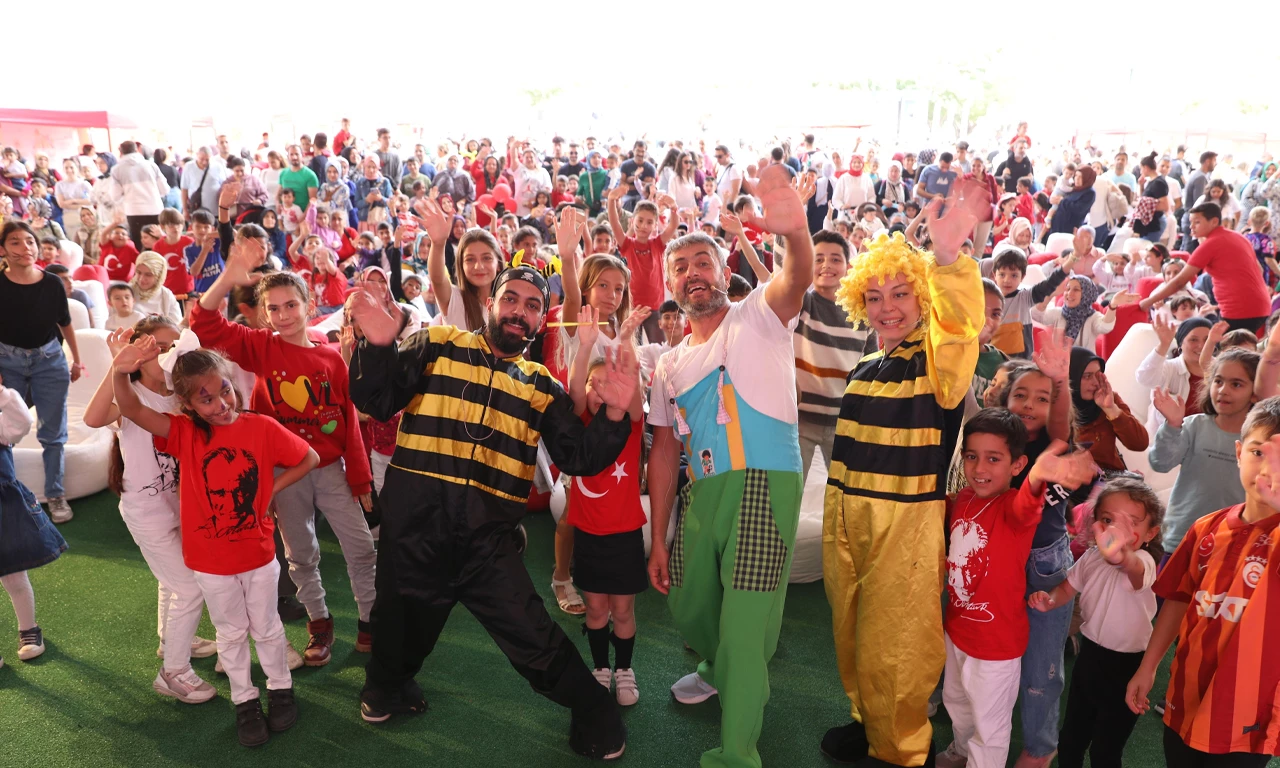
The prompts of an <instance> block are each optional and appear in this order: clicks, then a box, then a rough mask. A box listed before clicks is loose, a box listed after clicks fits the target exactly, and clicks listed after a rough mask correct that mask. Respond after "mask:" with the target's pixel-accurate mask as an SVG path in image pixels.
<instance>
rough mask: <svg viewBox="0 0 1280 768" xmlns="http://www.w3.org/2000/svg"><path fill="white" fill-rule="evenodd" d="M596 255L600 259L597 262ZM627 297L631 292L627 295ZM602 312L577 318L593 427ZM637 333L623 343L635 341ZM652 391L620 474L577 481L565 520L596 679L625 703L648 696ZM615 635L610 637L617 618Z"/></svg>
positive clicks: (579, 374) (638, 402)
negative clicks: (641, 643) (640, 651)
mask: <svg viewBox="0 0 1280 768" xmlns="http://www.w3.org/2000/svg"><path fill="white" fill-rule="evenodd" d="M593 258H594V257H593ZM624 295H625V294H624ZM601 316H602V315H601V313H599V312H598V311H596V310H595V309H594V308H593V307H591V306H590V305H587V306H584V307H583V308H582V310H581V311H580V312H578V313H577V318H578V321H579V322H581V323H583V325H580V326H578V328H577V331H578V338H579V340H580V342H581V343H582V348H581V349H582V351H581V354H578V355H577V356H576V357H575V358H574V360H573V367H572V372H571V380H570V382H569V396H570V397H571V398H572V399H573V409H574V412H575V413H576V414H578V416H579V417H580V418H581V419H582V420H583V421H584V422H590V421H591V419H592V418H595V415H596V413H597V412H598V411H599V410H600V406H601V403H602V401H601V399H600V393H599V392H598V391H597V386H598V384H599V381H600V379H599V378H598V376H597V374H598V373H600V372H601V371H602V370H603V369H604V367H605V366H606V364H607V361H608V358H609V357H610V356H611V353H613V352H615V351H616V348H608V349H606V351H605V354H604V356H603V357H597V356H596V355H595V354H593V352H594V350H595V342H596V339H597V337H598V336H599V334H600V327H599V326H598V325H596V323H597V319H598V318H599V317H601ZM634 333H635V331H634V329H632V330H630V332H629V333H628V334H627V335H626V336H625V337H621V338H620V343H622V344H631V343H632V341H631V340H632V339H633V338H634ZM643 399H644V388H643V387H636V394H635V397H634V398H632V400H631V407H630V408H629V409H628V412H629V415H630V416H631V436H630V437H629V438H627V445H626V447H625V448H623V449H622V453H621V454H619V455H618V458H617V461H615V462H614V466H613V469H612V470H605V471H604V472H601V473H600V474H598V475H596V476H595V477H589V478H588V477H576V478H574V479H573V484H572V485H571V486H570V491H569V509H568V513H567V514H566V515H565V516H566V517H567V518H568V522H569V525H571V526H573V549H574V561H573V562H574V576H575V578H576V579H577V582H578V585H579V586H580V587H582V591H583V593H584V594H585V595H586V598H587V620H586V627H587V643H588V645H590V647H591V658H592V666H593V668H594V672H593V673H592V674H593V675H594V676H595V678H596V680H598V681H599V682H600V684H601V685H603V686H605V687H606V688H608V687H609V684H610V682H612V683H613V685H614V687H615V695H616V696H617V699H618V703H619V704H621V705H622V706H624V707H625V706H630V705H632V704H635V703H636V702H637V701H638V700H639V699H640V691H639V689H638V688H637V687H636V676H635V672H634V671H633V670H632V668H631V655H632V650H633V649H634V648H635V643H636V619H635V601H636V597H635V596H636V595H637V594H639V593H641V592H643V591H644V590H645V588H646V587H647V586H648V576H647V572H646V560H645V555H644V532H643V527H644V523H645V514H644V507H642V506H641V505H640V443H641V441H642V440H643V439H644V437H643V436H644V407H643ZM610 617H612V619H613V632H612V633H610V632H609V619H610ZM610 643H612V644H613V649H614V666H613V668H612V669H611V668H610V666H609V645H610Z"/></svg>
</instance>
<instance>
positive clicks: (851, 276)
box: [836, 232, 933, 323]
mask: <svg viewBox="0 0 1280 768" xmlns="http://www.w3.org/2000/svg"><path fill="white" fill-rule="evenodd" d="M932 264H933V254H931V253H929V252H928V251H922V250H920V249H918V248H915V247H913V246H912V245H910V244H909V243H908V242H907V240H906V238H904V237H903V236H902V233H901V232H895V233H894V234H893V235H892V236H890V235H889V234H888V233H885V232H881V233H880V234H879V235H878V236H877V237H876V239H875V240H874V241H872V243H871V245H870V246H869V247H868V248H867V252H866V253H864V254H862V255H861V256H855V257H854V259H853V264H852V265H851V266H850V267H849V271H848V272H847V273H845V276H844V277H842V278H840V288H839V289H837V290H836V303H837V304H839V305H840V306H841V307H843V308H844V311H845V312H846V313H848V315H849V322H851V323H857V322H859V321H862V322H866V319H867V303H866V293H867V288H868V287H869V286H871V285H872V281H875V284H876V285H881V284H883V283H884V281H886V280H890V279H892V278H893V277H894V275H897V274H898V273H902V274H903V275H906V277H907V282H909V283H911V286H912V288H914V289H915V292H916V301H918V302H919V303H920V318H921V320H922V321H924V322H928V320H929V310H930V306H931V304H932V300H931V299H930V297H929V268H930V266H932Z"/></svg>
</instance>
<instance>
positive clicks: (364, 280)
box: [360, 267, 396, 310]
mask: <svg viewBox="0 0 1280 768" xmlns="http://www.w3.org/2000/svg"><path fill="white" fill-rule="evenodd" d="M374 272H377V273H378V274H379V275H382V287H381V288H380V289H379V288H374V287H373V284H372V283H370V282H369V275H372V274H373V273H374ZM360 285H361V287H363V288H364V289H365V290H367V291H369V293H370V294H372V295H373V297H374V298H376V299H377V300H378V301H379V302H381V303H382V305H383V307H385V308H386V309H388V310H389V309H391V308H392V307H394V306H395V305H396V299H395V297H394V296H392V295H391V282H390V281H389V280H387V273H386V270H384V269H383V268H382V267H365V268H364V269H363V270H361V271H360Z"/></svg>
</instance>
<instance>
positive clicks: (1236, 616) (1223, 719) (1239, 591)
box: [1154, 504, 1280, 755]
mask: <svg viewBox="0 0 1280 768" xmlns="http://www.w3.org/2000/svg"><path fill="white" fill-rule="evenodd" d="M1243 512H1244V505H1243V504H1237V505H1235V506H1233V507H1228V508H1226V509H1223V510H1220V511H1218V512H1214V513H1213V514H1211V515H1206V516H1205V517H1202V518H1200V519H1199V520H1197V521H1196V522H1195V524H1194V525H1193V526H1192V528H1191V530H1190V531H1188V532H1187V535H1186V536H1185V537H1183V539H1182V543H1181V544H1179V545H1178V549H1177V550H1176V551H1175V552H1174V553H1173V557H1171V558H1170V559H1169V562H1168V564H1166V565H1165V568H1164V570H1163V571H1162V572H1161V574H1160V577H1159V578H1158V579H1157V580H1156V583H1155V587H1154V590H1155V593H1156V594H1157V595H1159V596H1160V597H1163V598H1164V599H1166V600H1176V601H1179V602H1186V603H1190V604H1191V605H1190V606H1189V607H1188V609H1187V613H1186V616H1185V617H1184V618H1183V620H1182V626H1181V628H1180V629H1179V631H1178V650H1177V652H1176V653H1175V655H1174V658H1173V668H1172V670H1171V671H1170V678H1169V692H1168V705H1167V707H1166V709H1165V715H1164V721H1165V724H1166V725H1168V726H1169V727H1170V728H1172V729H1173V730H1175V731H1177V733H1178V735H1179V736H1181V737H1182V740H1183V741H1184V742H1185V743H1186V744H1187V745H1188V746H1190V747H1191V748H1192V749H1196V750H1199V751H1201V752H1208V753H1210V754H1225V753H1228V752H1249V753H1253V754H1267V755H1280V653H1277V650H1276V649H1277V648H1280V531H1278V530H1277V526H1280V515H1271V516H1270V517H1267V518H1265V519H1263V520H1259V521H1258V522H1256V523H1249V522H1248V521H1246V520H1245V519H1244V518H1243V517H1242V516H1241V515H1242V513H1243Z"/></svg>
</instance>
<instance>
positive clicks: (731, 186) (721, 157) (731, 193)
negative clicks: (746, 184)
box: [716, 144, 742, 205]
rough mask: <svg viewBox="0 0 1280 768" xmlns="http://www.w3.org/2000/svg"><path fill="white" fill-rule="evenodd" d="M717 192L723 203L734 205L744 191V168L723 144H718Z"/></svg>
mask: <svg viewBox="0 0 1280 768" xmlns="http://www.w3.org/2000/svg"><path fill="white" fill-rule="evenodd" d="M716 165H717V166H718V167H717V169H716V194H718V195H720V201H721V203H722V204H723V205H732V204H733V201H734V200H736V199H737V197H738V193H739V192H741V191H742V169H741V168H739V167H738V165H737V163H735V162H733V155H732V154H730V153H729V148H728V147H726V146H725V145H723V144H717V145H716Z"/></svg>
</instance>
